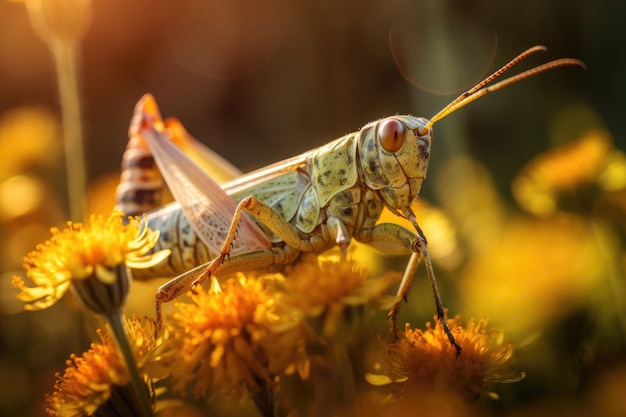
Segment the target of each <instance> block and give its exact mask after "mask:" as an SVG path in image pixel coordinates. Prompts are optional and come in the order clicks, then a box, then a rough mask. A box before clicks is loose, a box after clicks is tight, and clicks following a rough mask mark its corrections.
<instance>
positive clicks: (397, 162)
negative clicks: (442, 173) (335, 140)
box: [358, 116, 433, 209]
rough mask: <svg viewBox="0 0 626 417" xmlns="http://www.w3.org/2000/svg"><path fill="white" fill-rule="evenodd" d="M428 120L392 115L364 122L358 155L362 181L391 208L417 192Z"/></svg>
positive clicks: (427, 145)
mask: <svg viewBox="0 0 626 417" xmlns="http://www.w3.org/2000/svg"><path fill="white" fill-rule="evenodd" d="M427 123H428V120H426V119H424V118H421V117H414V116H392V117H387V118H385V119H381V120H379V121H377V122H374V123H371V124H370V125H368V126H365V127H364V128H363V129H362V130H361V135H360V138H359V145H358V146H359V157H360V160H361V168H362V170H363V174H364V179H365V183H366V184H367V186H368V187H369V188H371V189H372V190H378V191H379V193H380V195H381V196H382V198H383V200H384V201H385V203H386V204H387V205H388V206H390V207H391V208H394V209H402V208H404V207H407V206H408V205H409V204H410V203H411V201H412V200H413V199H414V198H415V197H416V196H417V194H418V193H419V190H420V187H421V186H422V182H423V181H424V179H425V178H426V171H427V169H428V161H429V160H430V143H431V139H432V132H433V131H432V129H429V128H425V126H427Z"/></svg>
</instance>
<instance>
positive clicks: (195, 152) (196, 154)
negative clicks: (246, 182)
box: [165, 118, 243, 184]
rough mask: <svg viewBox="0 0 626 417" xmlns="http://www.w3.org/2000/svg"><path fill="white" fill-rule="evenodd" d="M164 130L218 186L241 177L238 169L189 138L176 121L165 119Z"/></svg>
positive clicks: (241, 173) (183, 128)
mask: <svg viewBox="0 0 626 417" xmlns="http://www.w3.org/2000/svg"><path fill="white" fill-rule="evenodd" d="M165 130H166V132H167V136H168V137H169V138H170V139H171V140H172V141H173V142H174V143H175V144H176V146H178V147H179V148H180V149H181V150H182V151H183V153H184V154H185V155H187V156H189V157H190V158H191V159H192V160H193V161H194V162H195V163H196V164H197V165H198V166H199V167H200V168H201V169H202V170H203V171H204V172H205V173H206V174H207V175H209V176H210V177H211V178H212V179H213V180H215V182H217V183H218V184H223V183H225V182H226V181H230V180H232V179H234V178H237V177H240V176H241V175H243V172H241V171H240V170H239V168H237V167H236V166H234V165H233V164H231V163H230V162H228V161H227V160H226V159H225V158H223V157H221V156H220V155H219V154H217V153H216V152H213V151H212V150H211V149H209V148H207V147H206V146H204V145H203V144H202V143H200V142H199V141H198V140H196V138H194V137H193V136H191V135H190V134H189V133H188V132H187V130H186V129H185V127H184V126H183V125H182V123H180V121H179V120H178V119H175V118H167V119H165Z"/></svg>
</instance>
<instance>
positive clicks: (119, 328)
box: [106, 311, 152, 417]
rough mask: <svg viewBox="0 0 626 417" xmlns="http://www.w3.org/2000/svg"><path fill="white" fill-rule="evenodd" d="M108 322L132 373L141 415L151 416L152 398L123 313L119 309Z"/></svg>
mask: <svg viewBox="0 0 626 417" xmlns="http://www.w3.org/2000/svg"><path fill="white" fill-rule="evenodd" d="M106 319H107V322H108V323H109V326H111V331H112V332H113V335H114V336H115V339H116V340H117V345H118V347H119V349H120V352H121V354H122V357H123V358H124V361H125V362H126V368H127V369H128V373H129V374H130V384H131V387H132V389H133V391H134V392H135V398H136V399H137V401H138V404H139V409H140V410H141V414H140V415H141V417H151V416H152V407H151V405H150V398H149V397H148V395H146V394H147V392H148V390H147V389H146V384H145V382H144V380H143V378H141V376H140V375H139V371H138V370H137V364H136V362H135V358H134V356H133V352H132V349H131V347H130V344H129V343H128V337H127V336H126V330H125V329H124V323H123V321H122V314H121V313H120V312H119V311H118V312H116V313H113V314H111V315H109V316H107V318H106Z"/></svg>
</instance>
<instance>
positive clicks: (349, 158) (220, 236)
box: [129, 46, 584, 354]
mask: <svg viewBox="0 0 626 417" xmlns="http://www.w3.org/2000/svg"><path fill="white" fill-rule="evenodd" d="M545 50H546V48H545V47H542V46H535V47H533V48H530V49H528V50H526V51H525V52H523V53H522V54H520V55H518V56H517V57H516V58H514V59H513V60H511V61H510V62H509V63H507V64H506V65H504V66H503V67H502V68H500V69H499V70H497V71H496V72H494V73H493V74H492V75H490V76H489V77H487V78H485V79H484V80H483V81H481V82H479V83H478V84H477V85H476V86H474V87H473V88H471V89H470V90H468V91H466V92H464V93H463V94H461V95H460V96H459V97H457V98H456V99H455V100H453V101H452V102H451V103H450V104H448V105H447V106H446V107H445V108H444V109H443V110H441V111H440V112H439V113H437V114H436V115H435V116H433V118H431V119H430V120H427V119H424V118H420V117H414V116H409V115H397V116H391V117H387V118H384V119H381V120H378V121H375V122H372V123H368V124H366V125H365V126H364V127H363V128H361V129H360V130H359V131H357V132H354V133H351V134H348V135H345V136H343V137H341V138H339V139H336V140H335V141H332V142H330V143H328V144H327V145H324V146H321V147H319V148H317V149H313V150H311V151H308V152H305V153H303V154H302V155H300V156H296V157H293V158H290V159H287V160H285V161H281V162H278V163H276V164H274V165H270V166H269V167H266V168H263V169H260V170H257V171H254V172H252V173H250V174H247V175H244V176H241V177H238V178H236V179H234V180H232V181H230V182H227V183H225V184H224V185H222V186H219V185H217V183H216V182H215V181H213V180H212V179H211V178H210V177H209V176H207V175H206V174H205V173H204V172H203V171H202V170H201V169H200V168H198V167H197V166H196V165H195V164H194V163H193V162H191V161H190V160H189V158H188V157H187V156H186V155H185V154H184V153H183V152H181V151H180V150H179V149H178V148H177V146H176V145H174V144H173V143H171V141H170V140H169V138H168V132H167V129H166V128H165V125H164V124H163V121H162V120H161V117H160V114H159V112H158V109H157V107H156V103H155V102H154V99H153V98H152V97H151V96H148V95H147V96H145V97H144V98H142V100H140V102H139V103H138V105H137V107H136V110H135V115H134V117H133V121H132V122H131V126H130V130H129V133H130V135H131V137H140V138H143V139H145V141H147V143H148V144H149V147H150V150H151V152H152V154H153V155H154V159H155V161H156V163H157V166H158V167H159V170H160V172H161V174H162V175H163V177H164V178H165V180H166V182H167V184H168V185H169V187H170V190H171V191H172V194H173V195H174V197H175V199H176V201H177V202H176V203H173V205H170V206H166V207H164V208H162V209H159V210H156V211H154V212H152V213H150V214H149V215H148V219H149V226H150V227H151V228H156V229H159V230H161V234H162V239H160V242H159V245H158V247H157V248H155V250H156V249H163V248H170V249H175V250H176V251H177V253H178V254H179V256H178V257H177V258H176V259H177V261H170V262H169V266H168V267H169V268H170V270H171V272H170V273H172V274H173V273H178V274H180V275H178V276H177V277H176V278H174V279H172V280H170V281H169V282H167V283H165V284H164V285H162V286H161V287H160V288H159V289H158V291H157V294H156V319H157V323H158V324H159V325H160V324H161V320H162V317H161V315H162V312H161V309H162V304H163V303H165V302H168V301H171V300H174V299H175V298H176V297H178V296H180V295H182V294H184V293H185V292H186V291H188V290H189V289H191V288H193V287H194V286H195V285H198V284H200V283H202V282H203V281H205V280H206V279H207V278H208V277H210V276H213V275H217V274H228V273H232V272H236V271H241V270H250V269H257V268H263V267H267V266H270V265H275V264H287V263H290V262H294V261H295V260H296V259H297V258H298V256H299V255H300V253H302V252H315V253H321V252H323V251H325V250H327V249H329V248H330V247H332V246H335V245H339V246H340V247H341V248H343V249H344V251H345V248H346V247H347V246H348V244H349V243H350V241H351V239H356V240H357V241H360V242H364V243H366V244H368V245H370V246H372V247H374V248H376V249H378V250H379V251H381V252H382V253H384V254H389V255H398V254H411V258H410V261H409V263H408V266H407V268H406V270H405V273H404V277H403V279H402V282H401V284H400V286H399V288H398V292H397V295H398V301H397V302H396V304H395V305H394V306H393V308H392V310H391V311H390V312H389V319H390V323H391V330H392V334H393V335H394V338H395V337H396V333H395V332H396V316H397V314H398V312H399V309H400V305H401V303H402V302H403V300H406V297H407V293H408V290H409V286H410V283H411V281H412V279H413V275H414V273H415V271H416V269H417V266H418V264H419V261H420V260H421V259H423V260H424V264H425V267H426V272H427V276H428V279H429V282H430V286H431V289H432V292H433V296H434V301H435V308H436V311H437V317H438V319H439V320H440V321H441V323H442V325H443V328H444V330H445V331H446V333H447V335H448V338H449V341H450V343H451V344H452V345H453V346H454V347H455V349H456V351H457V354H458V353H459V352H460V351H461V347H460V346H459V345H458V344H457V343H456V342H455V340H454V336H453V335H452V333H451V332H450V330H449V328H448V326H447V323H446V321H445V316H444V308H443V303H442V301H441V298H440V295H439V291H438V289H437V283H436V280H435V274H434V270H433V265H432V262H431V259H430V255H429V252H428V245H427V240H426V237H425V236H424V234H423V233H422V230H421V229H420V227H419V225H418V223H417V220H416V218H415V215H414V213H413V211H412V210H411V207H410V205H411V203H412V202H413V201H415V200H416V199H417V197H418V194H419V191H420V187H421V185H422V183H423V181H424V179H425V178H426V171H427V168H428V163H429V159H430V147H431V141H432V137H433V130H432V126H433V124H434V123H435V122H437V121H439V120H441V119H443V118H444V117H446V116H447V115H449V114H451V113H453V112H454V111H456V110H458V109H459V108H461V107H463V106H465V105H467V104H468V103H470V102H472V101H474V100H476V99H478V98H479V97H482V96H484V95H485V94H487V93H489V92H492V91H495V90H498V89H500V88H502V87H505V86H507V85H510V84H512V83H515V82H517V81H520V80H522V79H525V78H528V77H531V76H534V75H537V74H539V73H542V72H545V71H548V70H551V69H554V68H558V67H562V66H571V65H573V66H579V67H584V64H583V63H582V62H581V61H579V60H576V59H571V58H563V59H558V60H555V61H551V62H548V63H546V64H543V65H540V66H537V67H535V68H532V69H530V70H527V71H525V72H522V73H520V74H518V75H515V76H512V77H509V78H507V79H504V80H502V81H500V82H498V83H495V84H492V85H490V86H488V84H490V83H491V82H492V81H494V80H495V79H496V78H498V77H499V76H500V75H502V74H503V73H504V72H505V71H507V70H508V69H510V68H511V67H513V66H514V65H515V64H517V63H518V62H519V61H521V60H523V59H524V58H526V57H528V56H529V55H531V54H533V53H536V52H539V51H545ZM383 208H386V209H388V210H390V211H391V212H393V213H394V214H396V215H397V216H400V217H404V218H406V219H408V220H409V221H410V222H411V223H412V224H413V227H414V229H415V231H414V232H413V231H410V230H408V229H406V228H404V227H402V226H399V225H397V224H393V223H377V221H378V219H379V217H380V215H381V212H382V210H383ZM181 210H182V211H181ZM244 212H247V213H248V214H249V215H251V217H252V218H254V220H255V221H256V223H255V221H252V220H251V219H250V218H249V217H248V216H247V215H245V214H244ZM182 213H184V215H183V214H182ZM174 234H177V235H179V236H183V237H182V240H183V241H182V242H179V241H175V240H172V236H173V235H174ZM235 235H237V239H235ZM185 253H186V254H185ZM134 273H135V274H143V275H145V274H146V272H145V271H144V272H143V273H141V272H140V271H134ZM147 274H148V275H151V274H152V275H162V274H159V272H157V271H147Z"/></svg>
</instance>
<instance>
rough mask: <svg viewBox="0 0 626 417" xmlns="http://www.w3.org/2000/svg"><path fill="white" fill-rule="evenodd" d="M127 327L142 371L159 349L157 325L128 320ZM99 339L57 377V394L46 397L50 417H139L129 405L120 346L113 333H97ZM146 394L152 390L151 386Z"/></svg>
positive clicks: (74, 358)
mask: <svg viewBox="0 0 626 417" xmlns="http://www.w3.org/2000/svg"><path fill="white" fill-rule="evenodd" d="M125 326H126V330H127V332H128V334H129V336H130V337H129V339H130V343H131V346H132V349H133V354H134V356H135V359H136V362H137V365H138V368H139V369H140V370H142V369H143V368H144V367H145V365H146V363H147V362H148V361H149V360H150V359H151V358H152V357H153V355H155V354H156V353H157V352H158V347H159V345H160V341H158V340H155V339H154V330H155V328H154V323H153V322H152V321H150V320H145V319H144V320H139V319H137V318H136V317H133V319H132V320H125ZM98 335H99V336H100V340H101V342H100V343H92V344H91V349H90V350H89V351H88V352H85V353H83V355H82V356H76V355H74V354H72V355H71V356H70V359H69V360H68V361H67V362H66V363H67V368H66V369H65V372H64V374H63V375H61V374H60V373H57V375H56V377H57V381H56V383H55V386H54V388H55V391H54V392H53V393H52V394H49V395H47V396H46V413H47V414H48V415H52V416H62V417H74V416H76V417H78V416H86V415H91V414H93V413H95V412H96V411H97V412H98V415H100V416H108V415H111V416H126V415H128V416H134V415H138V413H139V410H138V408H137V405H136V404H134V402H132V401H131V402H129V401H128V398H129V397H128V395H129V392H128V390H129V382H130V381H129V378H130V375H129V372H128V370H127V368H126V364H125V363H124V359H123V358H122V356H121V355H120V353H119V351H118V349H117V344H116V342H115V340H114V338H113V337H112V336H111V334H110V333H103V332H101V331H98ZM143 376H144V379H145V380H146V381H147V382H149V377H148V375H146V374H145V373H143ZM146 390H151V386H150V385H149V384H148V385H146ZM118 406H120V408H118ZM120 410H122V411H120Z"/></svg>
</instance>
